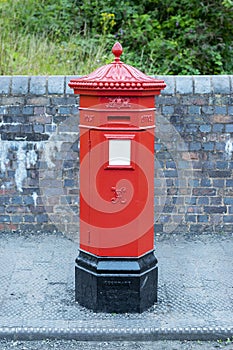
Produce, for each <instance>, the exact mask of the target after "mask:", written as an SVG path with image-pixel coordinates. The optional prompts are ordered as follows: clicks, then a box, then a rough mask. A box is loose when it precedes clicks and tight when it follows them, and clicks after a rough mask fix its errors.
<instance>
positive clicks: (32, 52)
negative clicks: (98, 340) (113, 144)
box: [0, 0, 233, 74]
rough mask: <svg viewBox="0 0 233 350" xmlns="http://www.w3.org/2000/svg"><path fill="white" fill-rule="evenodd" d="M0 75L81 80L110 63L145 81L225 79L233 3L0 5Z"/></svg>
mask: <svg viewBox="0 0 233 350" xmlns="http://www.w3.org/2000/svg"><path fill="white" fill-rule="evenodd" d="M0 24H1V32H0V74H76V73H77V74H82V73H87V72H90V71H91V69H92V68H93V69H94V68H96V67H97V66H98V65H101V64H105V63H108V62H110V61H111V60H112V56H111V46H112V45H113V43H114V42H115V41H116V40H119V41H120V42H121V43H122V45H123V48H124V61H125V62H127V63H129V64H132V65H134V66H136V67H138V68H139V69H141V70H142V71H145V72H146V73H147V74H232V71H233V1H232V0H202V1H201V2H200V1H198V0H140V1H139V0H134V1H133V0H119V1H118V2H117V3H116V1H115V0H114V1H113V0H83V1H80V0H8V1H6V0H0Z"/></svg>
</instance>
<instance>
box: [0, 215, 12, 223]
mask: <svg viewBox="0 0 233 350" xmlns="http://www.w3.org/2000/svg"><path fill="white" fill-rule="evenodd" d="M0 222H10V216H9V215H0Z"/></svg>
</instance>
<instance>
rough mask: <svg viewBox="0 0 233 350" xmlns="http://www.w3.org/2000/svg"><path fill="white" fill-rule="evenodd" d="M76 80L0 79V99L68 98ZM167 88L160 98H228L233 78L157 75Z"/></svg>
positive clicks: (43, 77) (16, 77)
mask: <svg viewBox="0 0 233 350" xmlns="http://www.w3.org/2000/svg"><path fill="white" fill-rule="evenodd" d="M75 77H77V76H59V75H54V76H23V75H22V76H19V75H13V76H0V95H9V94H10V95H12V96H14V95H15V96H19V95H27V94H29V95H54V94H55V95H67V94H73V90H71V89H70V88H69V86H68V83H69V81H70V80H71V79H73V78H75ZM155 77H156V78H158V79H163V80H164V81H165V82H166V84H167V87H166V89H165V90H164V91H162V94H164V95H175V94H181V95H182V94H211V93H214V94H231V93H232V92H233V75H194V76H189V75H187V76H186V75H184V76H181V75H178V76H172V75H158V76H155Z"/></svg>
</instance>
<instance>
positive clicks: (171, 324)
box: [0, 233, 233, 341]
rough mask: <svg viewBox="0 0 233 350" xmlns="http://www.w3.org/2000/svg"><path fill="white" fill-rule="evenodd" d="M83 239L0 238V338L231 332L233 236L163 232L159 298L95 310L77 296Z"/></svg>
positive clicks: (220, 335)
mask: <svg viewBox="0 0 233 350" xmlns="http://www.w3.org/2000/svg"><path fill="white" fill-rule="evenodd" d="M77 252H78V244H77V243H74V242H73V241H72V240H70V239H69V238H67V237H66V236H63V235H62V234H46V233H43V234H34V235H29V234H25V235H19V234H16V233H12V234H10V233H9V234H7V233H6V234H2V235H1V236H0V267H1V268H0V338H7V339H14V340H28V339H30V340H35V339H47V338H50V339H55V338H59V339H76V340H79V341H109V340H111V341H113V340H115V341H123V340H124V341H139V340H140V341H154V340H184V339H186V340H217V339H226V338H231V337H232V336H233V259H232V257H233V236H232V235H225V234H222V235H196V236H192V237H189V236H184V235H170V236H163V237H157V247H156V254H157V257H158V260H159V290H158V299H159V300H158V303H157V304H156V305H154V306H153V307H152V308H150V309H149V310H148V311H146V312H143V313H142V314H105V313H94V312H92V311H90V310H87V309H85V308H83V307H81V306H80V305H79V304H78V303H76V302H75V300H74V261H75V258H76V256H77Z"/></svg>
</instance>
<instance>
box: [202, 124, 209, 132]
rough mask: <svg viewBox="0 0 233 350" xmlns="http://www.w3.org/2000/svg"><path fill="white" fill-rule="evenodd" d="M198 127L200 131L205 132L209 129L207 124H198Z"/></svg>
mask: <svg viewBox="0 0 233 350" xmlns="http://www.w3.org/2000/svg"><path fill="white" fill-rule="evenodd" d="M199 129H200V131H201V132H204V133H207V132H210V131H211V125H209V124H204V125H200V126H199Z"/></svg>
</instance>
